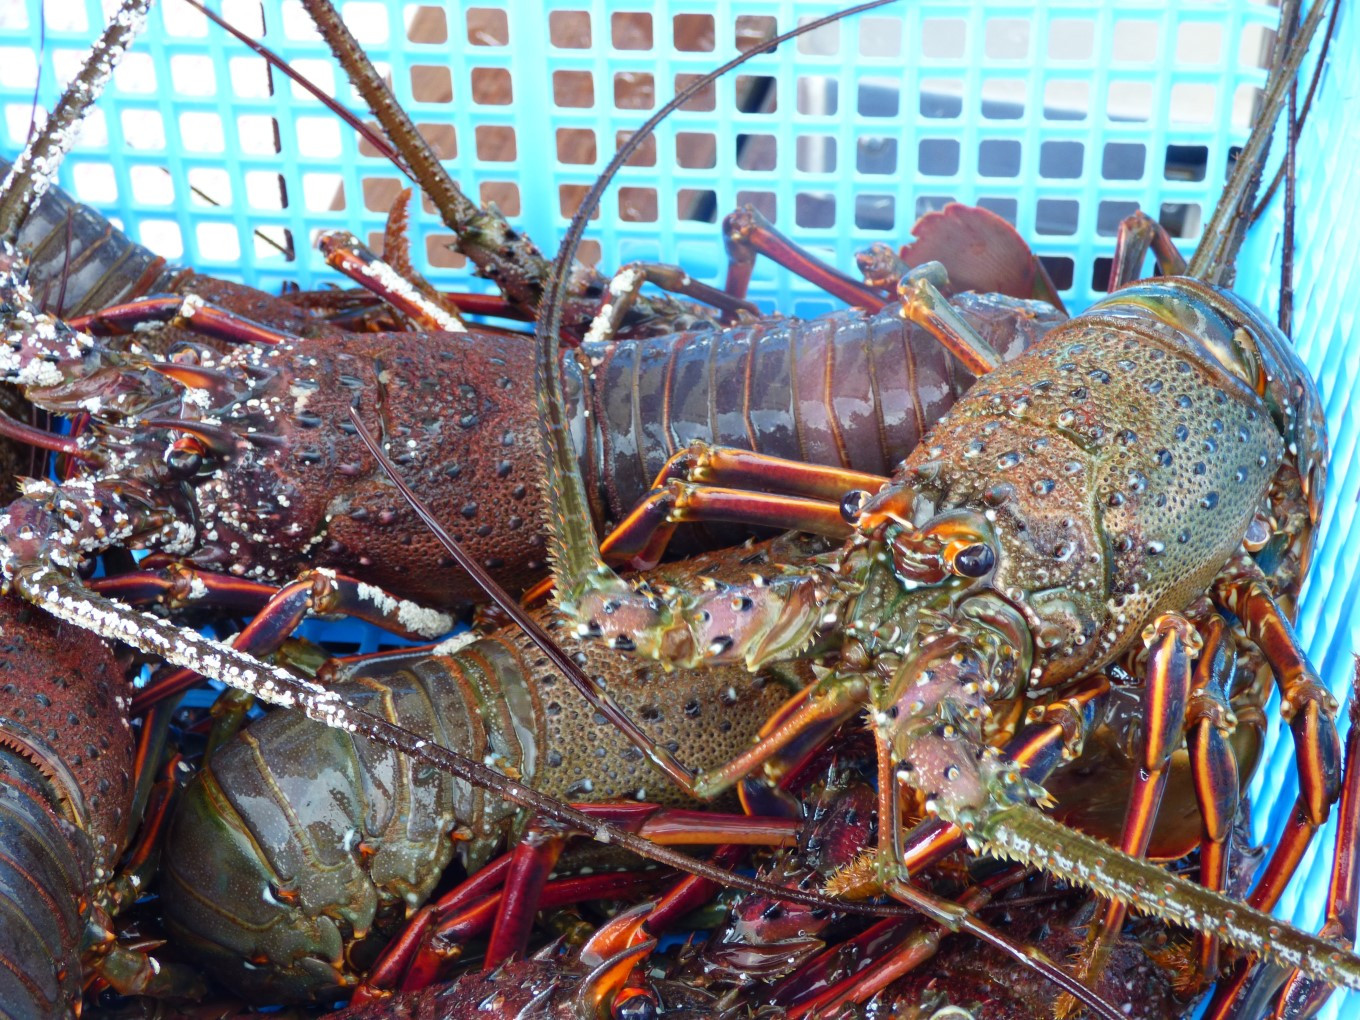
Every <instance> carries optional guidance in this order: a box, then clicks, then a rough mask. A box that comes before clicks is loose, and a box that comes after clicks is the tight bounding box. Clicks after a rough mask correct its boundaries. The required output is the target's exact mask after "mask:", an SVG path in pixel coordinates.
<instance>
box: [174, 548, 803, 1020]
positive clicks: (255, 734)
mask: <svg viewBox="0 0 1360 1020" xmlns="http://www.w3.org/2000/svg"><path fill="white" fill-rule="evenodd" d="M791 555H793V553H791V552H790V551H784V552H781V553H780V554H779V558H780V559H782V560H785V561H787V560H788V559H789V557H790V556H791ZM766 563H767V559H766V554H765V552H764V551H763V550H762V549H760V548H757V549H754V550H751V551H749V552H747V554H745V555H743V556H741V557H739V558H738V559H736V560H733V559H732V558H731V557H728V558H727V561H726V563H720V562H719V561H718V558H717V557H716V556H713V557H709V558H706V559H703V558H701V559H699V560H697V561H695V560H691V561H686V564H685V568H684V572H683V574H681V573H680V571H678V570H675V569H672V570H671V571H670V572H664V571H663V572H662V574H661V577H662V578H663V579H666V580H669V581H672V582H675V583H682V582H683V583H687V584H694V583H696V581H695V577H696V575H698V574H700V573H703V572H705V571H708V572H710V573H712V574H713V575H715V576H717V577H719V578H723V577H726V579H728V580H737V579H739V578H746V577H748V576H749V573H750V572H752V571H759V570H761V569H762V568H765V569H768V567H765V564H766ZM544 622H545V623H547V624H548V625H549V626H550V627H551V628H552V629H554V631H555V632H556V635H557V637H558V640H559V641H561V642H562V644H563V645H564V646H566V647H567V648H568V650H575V649H576V648H577V647H578V646H577V644H576V640H575V638H574V637H570V636H568V635H566V634H563V633H562V631H561V630H559V629H557V626H556V624H553V623H550V622H548V621H547V620H546V619H545V620H544ZM582 650H586V649H585V648H584V647H583V648H582ZM586 668H587V669H589V670H591V672H592V674H597V675H600V676H602V677H603V678H604V683H605V686H606V687H607V689H608V690H609V691H610V693H611V694H612V695H613V696H614V698H615V700H616V701H617V702H618V703H619V705H620V706H621V707H622V709H623V710H624V712H626V713H628V714H629V715H630V716H631V717H632V718H634V719H636V720H638V721H639V722H640V724H641V726H642V728H643V729H644V730H645V731H646V732H647V733H648V734H650V735H651V736H652V737H653V738H654V739H656V740H657V741H658V742H660V743H663V744H667V745H669V746H671V747H672V749H680V753H681V755H682V757H683V759H684V760H685V761H686V763H688V764H691V765H692V766H694V767H696V768H707V767H711V766H714V765H717V764H719V763H721V762H723V761H726V760H728V759H730V758H731V757H733V756H735V755H736V754H737V753H738V752H740V751H741V750H744V749H745V748H746V747H748V746H749V744H750V740H751V737H752V736H753V735H754V733H755V732H756V730H757V729H758V728H759V727H760V725H761V724H762V723H764V721H765V720H766V719H767V718H769V716H770V715H771V714H772V713H773V712H774V711H775V709H777V708H778V707H779V705H780V704H781V703H782V702H783V701H784V700H785V699H786V698H787V697H788V696H789V694H790V693H791V690H792V689H794V688H796V687H798V686H801V685H803V684H804V683H806V682H807V681H808V680H809V679H810V678H809V677H808V676H807V675H805V674H803V673H801V672H800V673H799V674H797V675H790V676H788V677H785V676H784V675H782V674H779V673H775V672H773V671H767V672H765V673H762V674H760V675H756V676H752V675H751V674H749V673H747V672H746V671H744V670H741V669H736V668H731V669H723V670H706V671H674V672H671V673H666V672H664V671H663V670H662V669H660V668H659V667H653V666H650V665H648V664H646V663H639V662H637V661H630V660H628V659H627V658H626V657H623V656H606V657H599V658H598V661H591V662H589V663H588V664H587V667H586ZM333 686H334V689H335V690H337V691H338V692H340V693H341V694H343V695H344V696H345V697H346V698H347V699H349V700H351V701H354V702H356V703H358V704H361V705H362V706H364V707H365V708H367V709H368V710H370V711H377V712H382V713H383V714H386V715H387V716H389V717H390V718H394V719H400V721H401V722H402V724H403V725H406V726H408V727H411V728H412V729H415V730H416V731H417V732H419V733H421V734H424V735H427V736H428V737H429V738H430V739H435V740H439V741H440V742H441V743H443V744H445V745H446V746H448V747H451V748H453V749H454V750H456V751H458V752H460V753H462V754H464V755H467V756H468V757H471V758H474V759H476V760H479V761H480V760H483V759H486V758H491V759H492V760H494V761H495V762H496V763H497V764H498V766H499V767H501V768H502V769H507V770H514V771H517V772H519V773H520V774H522V776H523V777H524V779H525V781H527V782H529V783H531V784H532V785H534V786H536V787H538V788H539V789H541V790H544V791H545V792H547V793H550V794H552V795H554V796H556V797H559V798H563V799H567V800H576V801H590V800H617V799H620V798H626V799H630V800H633V799H646V800H650V801H656V802H661V803H677V802H679V801H680V799H681V796H682V795H680V794H679V793H678V791H676V790H675V789H674V788H673V787H671V786H670V784H668V783H667V782H666V781H665V780H664V778H663V777H662V776H660V775H659V774H658V773H657V772H656V771H654V769H653V768H652V766H651V765H650V764H649V763H648V762H647V761H646V760H645V759H644V757H643V756H642V754H641V753H640V752H638V751H637V750H636V749H635V748H633V747H632V746H631V745H630V744H629V743H628V742H627V740H625V739H624V737H623V736H622V735H621V734H620V733H619V731H618V730H617V729H616V728H615V727H614V726H613V725H612V724H611V723H610V722H608V721H607V720H605V719H604V718H603V717H602V716H598V715H596V714H595V712H594V711H593V710H592V709H590V708H589V707H588V706H587V705H586V704H585V702H584V701H583V700H582V699H581V697H580V695H578V694H577V693H576V691H575V690H574V689H573V688H571V686H570V685H569V683H568V682H567V681H566V680H565V679H563V678H562V677H560V676H558V675H557V674H556V673H555V671H554V670H553V669H552V667H551V666H550V665H549V663H548V662H547V660H546V659H545V658H544V657H543V655H542V653H541V652H540V651H539V650H538V649H537V648H536V647H535V646H533V645H532V644H531V643H530V642H529V640H528V639H527V638H525V637H524V635H523V634H521V633H519V632H518V631H516V630H509V631H502V632H499V633H497V634H494V635H491V636H489V637H486V638H482V639H480V640H477V641H476V642H474V643H472V644H470V645H467V646H466V647H464V648H462V649H460V650H458V651H457V652H455V653H452V654H448V655H429V654H417V655H401V656H392V657H390V658H387V659H385V660H382V661H380V662H377V663H371V662H370V663H365V664H364V667H363V672H362V674H361V675H349V676H347V677H346V678H344V679H342V680H341V681H340V682H338V683H336V684H334V685H333ZM517 821H518V819H517V816H516V814H515V812H514V811H513V809H512V808H511V807H510V806H508V805H506V804H504V803H502V802H500V801H499V800H497V799H496V798H494V797H491V796H489V795H487V794H486V793H485V792H484V791H482V790H480V789H468V788H465V787H463V786H461V785H460V784H457V783H454V782H453V781H452V780H451V779H450V777H448V776H447V775H445V774H443V773H439V772H435V771H433V770H430V769H427V768H425V767H423V766H415V765H413V763H412V762H411V761H410V760H409V759H406V758H404V757H402V756H400V755H397V754H395V753H393V752H391V751H388V750H386V749H384V748H380V747H375V746H373V745H371V744H370V743H368V742H367V741H365V740H363V739H362V738H358V737H355V736H354V735H352V734H350V733H348V732H345V731H341V730H333V729H327V728H326V727H324V726H322V725H321V724H319V723H315V722H312V721H311V720H308V719H306V718H305V717H303V716H302V715H301V714H300V713H296V712H274V713H272V714H270V715H269V716H266V717H265V718H264V719H262V720H259V721H258V722H256V723H254V724H252V725H251V726H249V727H247V728H246V729H245V730H243V731H242V732H241V733H240V734H238V735H237V737H236V738H235V739H234V740H232V741H231V742H229V743H228V744H226V745H224V746H223V747H222V748H221V749H220V750H219V751H218V752H217V754H216V755H215V756H214V757H213V759H212V761H211V763H210V764H209V765H208V766H206V767H205V768H204V770H203V772H202V773H201V774H200V775H199V776H198V777H197V778H196V780H195V781H194V783H193V784H192V785H191V786H190V787H189V789H188V790H187V791H186V792H185V795H184V797H183V799H182V801H181V803H180V805H179V807H178V808H177V810H176V813H175V816H174V818H173V819H172V821H171V824H170V827H169V830H168V832H167V835H166V850H165V868H164V872H163V878H162V884H161V894H162V901H163V904H164V911H165V921H166V924H167V927H168V928H169V929H170V930H171V932H172V933H173V934H174V938H175V942H176V946H177V947H178V948H179V949H180V950H181V951H183V952H186V953H188V954H190V955H192V956H193V957H194V958H195V959H196V960H197V961H199V962H201V963H202V964H203V965H204V966H205V967H206V968H208V969H209V970H210V971H211V972H212V973H213V974H214V975H215V976H217V977H218V978H219V979H220V980H221V981H222V982H223V984H224V985H225V986H226V987H228V988H230V989H232V990H233V991H234V992H237V993H240V994H243V995H246V996H248V997H250V998H252V999H254V1000H255V1001H259V1002H283V1001H289V1002H292V1001H303V1000H308V999H320V1000H323V1001H324V1000H325V999H326V998H328V997H329V998H334V997H338V996H339V995H341V994H343V989H344V988H345V987H346V986H347V985H351V984H352V983H353V982H354V981H355V980H356V979H357V977H358V974H359V972H360V971H361V970H362V967H363V965H364V962H365V961H366V960H368V959H370V958H371V956H372V955H373V953H375V952H376V951H377V949H378V948H379V947H380V945H381V943H382V942H383V941H384V940H385V939H386V937H387V936H388V935H390V934H391V930H392V927H393V925H394V924H395V923H396V922H398V921H400V920H401V918H402V917H403V916H404V915H405V914H406V911H407V909H408V908H409V907H412V906H415V905H418V904H419V903H420V902H422V901H423V900H424V899H425V898H426V897H427V896H428V895H429V893H430V891H431V889H432V888H433V886H434V884H435V883H436V882H437V881H438V879H439V877H440V874H441V872H442V870H443V868H444V867H445V865H447V864H448V862H449V861H450V859H451V858H452V856H453V853H454V849H455V843H454V840H452V839H450V838H449V833H450V832H451V831H452V830H454V829H455V828H458V829H459V832H460V840H461V841H460V842H459V844H458V845H459V846H460V847H461V852H462V853H463V854H464V855H465V857H466V858H467V859H468V863H469V865H470V866H474V867H475V866H476V865H478V864H479V863H480V862H482V861H484V860H485V858H486V857H487V855H488V854H489V853H490V852H491V851H492V850H493V849H494V848H495V846H496V844H497V843H498V842H499V841H500V840H501V839H502V838H503V837H504V836H505V835H506V834H507V833H508V832H509V831H510V830H511V828H512V827H513V826H514V825H515V824H516V823H517ZM368 934H372V935H374V936H376V937H374V938H371V939H368V940H367V941H366V942H365V939H364V936H365V935H368Z"/></svg>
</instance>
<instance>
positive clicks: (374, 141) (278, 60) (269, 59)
mask: <svg viewBox="0 0 1360 1020" xmlns="http://www.w3.org/2000/svg"><path fill="white" fill-rule="evenodd" d="M184 2H185V3H186V4H188V5H189V6H190V7H192V8H194V9H195V10H196V11H198V12H199V13H201V14H203V15H204V16H205V17H207V19H208V20H209V21H211V22H212V23H213V24H214V25H216V26H217V27H218V28H221V29H223V30H224V31H227V32H229V33H231V34H232V35H234V36H235V37H236V38H237V39H238V40H239V41H240V42H242V43H244V44H245V45H246V46H248V47H249V48H250V49H252V50H254V51H255V52H256V53H258V54H259V55H260V56H261V57H263V58H264V61H265V63H267V64H268V65H269V66H270V67H273V68H276V69H277V70H278V71H280V72H281V73H282V74H285V75H287V76H288V77H289V78H291V79H292V80H293V81H295V82H297V83H298V84H299V85H301V86H302V87H303V88H304V89H306V90H307V91H308V93H310V94H311V96H312V97H313V98H314V99H317V100H318V101H320V103H321V105H322V106H324V107H325V108H326V109H328V110H330V112H331V113H333V114H335V115H336V116H337V117H339V118H340V119H341V120H342V121H344V122H345V123H346V124H348V125H349V126H350V127H351V128H353V129H354V131H355V133H356V134H358V135H359V136H360V137H362V138H363V140H364V141H366V142H367V143H368V144H369V145H371V146H373V148H375V149H377V150H378V155H380V156H382V157H384V158H385V159H387V160H388V161H390V162H391V164H392V165H393V166H394V167H396V168H397V169H398V170H400V171H401V172H402V173H404V174H405V175H406V176H407V178H409V179H410V181H411V183H412V184H419V183H420V182H419V181H418V180H416V176H415V174H413V173H412V172H411V168H410V166H409V165H408V164H407V162H406V161H405V160H404V159H402V157H401V154H400V153H398V152H397V150H396V149H394V148H392V146H391V145H390V144H389V143H388V141H387V139H386V138H384V137H383V136H382V135H380V134H378V132H376V131H374V130H373V129H372V128H371V127H369V126H368V125H367V124H365V123H364V122H363V121H362V120H360V119H359V118H358V117H356V116H355V115H354V114H353V113H352V112H351V111H350V110H347V109H346V108H345V107H343V106H341V105H340V103H339V102H337V101H336V100H335V99H334V98H333V97H332V96H329V95H327V94H326V93H325V92H324V91H322V89H321V88H320V87H319V86H318V85H317V84H316V82H314V81H312V80H311V79H310V78H308V77H307V76H306V75H304V74H302V72H300V71H297V70H295V69H294V68H293V66H292V65H291V64H289V63H288V61H286V60H284V59H283V58H282V57H281V56H279V55H278V54H277V53H275V52H274V51H273V50H271V49H270V48H269V47H268V46H266V45H265V44H264V43H262V42H260V41H259V40H258V39H252V38H251V37H250V36H248V35H246V34H245V33H244V32H242V31H241V30H240V29H239V28H237V27H236V26H235V25H233V24H232V23H231V22H229V21H227V20H226V19H225V18H223V17H222V16H221V15H220V14H217V13H216V12H214V11H210V10H209V9H208V8H207V7H205V6H203V4H201V3H199V2H198V0H184ZM214 204H215V203H214Z"/></svg>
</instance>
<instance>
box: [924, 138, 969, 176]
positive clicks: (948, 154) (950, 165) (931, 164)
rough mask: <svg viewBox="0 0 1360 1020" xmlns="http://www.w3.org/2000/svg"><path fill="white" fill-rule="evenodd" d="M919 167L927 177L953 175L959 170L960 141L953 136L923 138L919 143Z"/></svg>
mask: <svg viewBox="0 0 1360 1020" xmlns="http://www.w3.org/2000/svg"><path fill="white" fill-rule="evenodd" d="M916 158H917V163H918V168H919V170H920V172H921V173H922V174H924V175H925V176H927V177H953V176H954V175H955V174H956V173H958V172H959V143H958V142H957V141H956V140H955V139H953V138H923V139H921V141H920V142H919V143H918V144H917V148H916Z"/></svg>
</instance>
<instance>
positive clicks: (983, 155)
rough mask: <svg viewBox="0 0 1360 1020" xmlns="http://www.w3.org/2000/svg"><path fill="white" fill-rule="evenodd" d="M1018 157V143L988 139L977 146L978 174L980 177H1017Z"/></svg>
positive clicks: (1000, 139)
mask: <svg viewBox="0 0 1360 1020" xmlns="http://www.w3.org/2000/svg"><path fill="white" fill-rule="evenodd" d="M1020 155H1021V148H1020V143H1019V142H1017V141H1013V140H1011V139H1004V138H989V139H987V140H985V141H983V142H981V143H979V144H978V174H979V175H980V176H982V177H1018V176H1019V175H1020Z"/></svg>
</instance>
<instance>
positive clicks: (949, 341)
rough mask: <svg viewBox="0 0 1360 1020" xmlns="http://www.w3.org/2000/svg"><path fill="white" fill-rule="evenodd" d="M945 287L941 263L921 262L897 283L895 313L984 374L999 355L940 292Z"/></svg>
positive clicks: (945, 279) (996, 361)
mask: <svg viewBox="0 0 1360 1020" xmlns="http://www.w3.org/2000/svg"><path fill="white" fill-rule="evenodd" d="M948 286H949V274H948V272H947V271H946V270H945V267H944V266H943V265H942V264H941V263H939V262H925V263H922V264H921V265H919V266H917V267H916V268H914V269H913V270H911V272H909V273H907V275H906V276H904V277H902V279H901V281H900V282H899V283H898V285H897V296H898V298H899V299H900V300H901V305H900V307H899V313H900V314H901V316H902V318H904V319H906V320H908V321H909V322H914V323H916V325H918V326H920V327H921V328H922V329H924V330H925V331H926V332H927V333H929V334H930V335H931V336H933V337H934V338H935V339H936V340H938V341H939V342H940V343H941V344H943V345H944V348H945V350H947V351H949V353H950V354H952V355H954V357H956V358H958V359H959V360H960V361H961V362H963V364H964V365H965V366H967V368H968V370H969V371H970V372H972V373H973V374H974V375H986V374H987V373H988V372H990V371H991V370H992V369H994V368H996V366H997V365H999V364H1001V358H1000V357H999V356H998V355H997V353H996V351H994V350H992V347H991V345H990V344H989V343H987V341H986V340H984V339H983V338H982V335H981V334H980V333H978V331H977V330H976V329H974V328H973V327H972V326H971V325H969V324H968V322H967V321H965V319H964V318H963V316H961V315H959V313H958V312H956V311H955V310H954V306H953V305H951V304H950V303H949V302H948V300H946V299H945V296H944V295H943V294H941V293H940V290H941V289H942V288H948Z"/></svg>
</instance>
